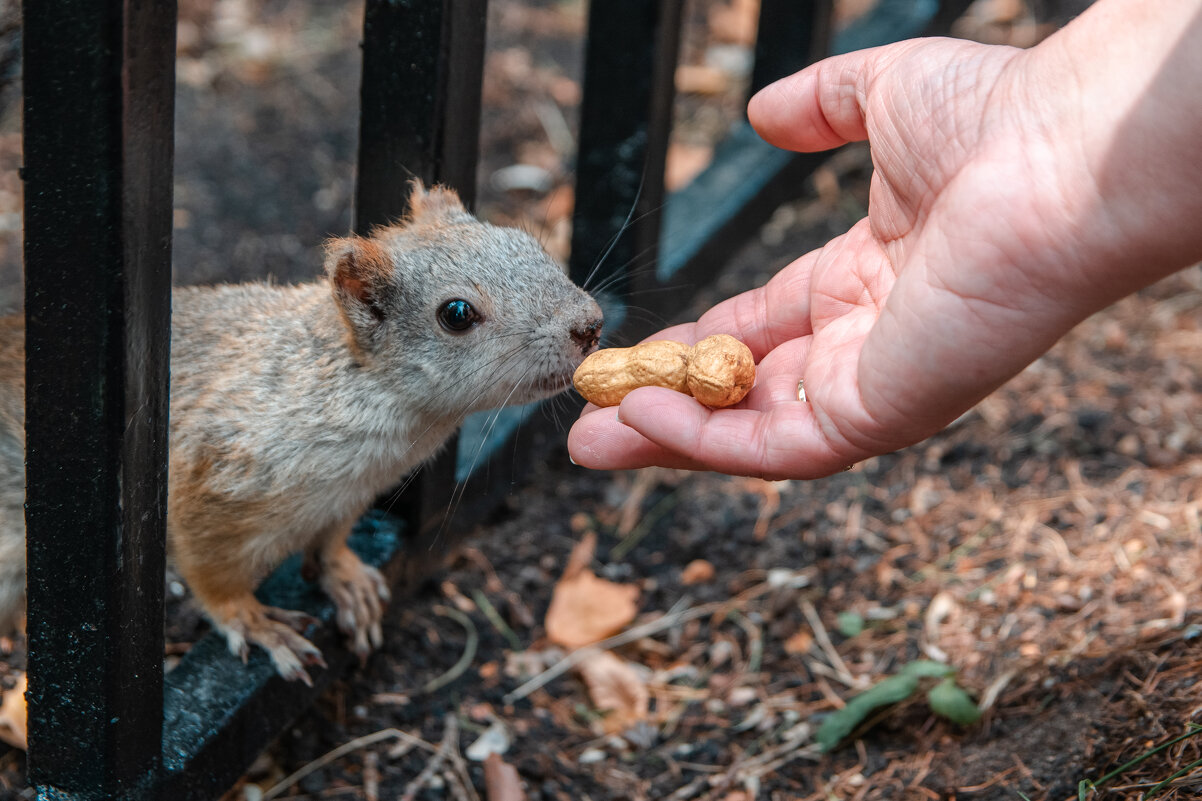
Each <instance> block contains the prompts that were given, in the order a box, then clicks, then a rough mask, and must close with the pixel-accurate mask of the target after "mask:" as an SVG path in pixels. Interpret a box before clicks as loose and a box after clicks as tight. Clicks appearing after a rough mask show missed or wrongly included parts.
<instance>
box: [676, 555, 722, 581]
mask: <svg viewBox="0 0 1202 801" xmlns="http://www.w3.org/2000/svg"><path fill="white" fill-rule="evenodd" d="M714 572H715V571H714V566H713V565H712V564H710V563H709V562H707V561H706V560H704V559H694V560H693V561H692V562H689V563H688V564H687V565H685V566H684V570H682V571H681V573H680V581H681V583H682V584H704V583H705V582H707V581H709V580H710V579H712V578H713V577H714Z"/></svg>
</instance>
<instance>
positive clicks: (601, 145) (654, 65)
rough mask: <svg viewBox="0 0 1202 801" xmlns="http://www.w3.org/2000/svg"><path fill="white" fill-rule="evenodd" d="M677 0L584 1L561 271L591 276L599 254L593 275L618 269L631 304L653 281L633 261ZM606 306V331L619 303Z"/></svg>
mask: <svg viewBox="0 0 1202 801" xmlns="http://www.w3.org/2000/svg"><path fill="white" fill-rule="evenodd" d="M682 8H683V4H682V2H681V0H660V2H654V3H652V2H645V1H644V0H607V1H606V2H603V3H600V2H594V3H592V4H590V7H589V23H588V42H587V44H586V48H585V63H584V100H583V103H582V107H581V112H580V151H579V155H578V156H577V163H576V187H577V189H576V208H575V212H574V214H573V220H572V255H571V264H570V270H571V276H572V279H573V280H574V281H576V282H577V283H581V284H586V285H587V284H589V283H596V282H597V281H598V280H602V278H601V276H594V275H593V272H594V266H595V265H596V264H597V263H598V260H599V259H601V258H603V257H604V258H605V264H604V265H603V266H602V268H601V270H600V272H601V273H602V275H603V276H605V277H608V276H612V275H615V274H617V275H623V274H624V275H625V277H626V279H627V280H626V281H625V287H624V290H625V292H627V293H629V294H630V295H631V297H632V300H633V302H635V303H641V301H640V300H639V299H638V297H639V295H640V294H641V291H642V290H644V289H646V288H648V287H650V286H651V285H652V284H653V278H652V276H651V275H650V274H649V273H647V272H645V271H641V270H640V268H641V267H645V266H647V265H651V264H654V263H655V260H656V256H657V250H658V243H659V226H660V210H661V206H662V204H663V197H664V184H663V175H664V160H665V158H666V155H667V150H668V136H669V133H670V131H671V123H672V101H673V99H674V97H675V85H674V78H675V69H676V61H677V56H678V52H679V46H680V21H681V13H682ZM627 218H629V219H630V220H631V222H630V224H629V225H628V226H627V225H624V223H625V221H626V220H627ZM607 254H608V255H607ZM606 305H607V306H608V308H606V317H607V318H608V319H607V330H608V331H609V332H611V333H612V331H613V325H612V323H613V322H614V321H613V319H612V318H613V317H614V314H613V312H615V311H617V312H618V313H619V314H620V308H615V306H613V305H611V304H606Z"/></svg>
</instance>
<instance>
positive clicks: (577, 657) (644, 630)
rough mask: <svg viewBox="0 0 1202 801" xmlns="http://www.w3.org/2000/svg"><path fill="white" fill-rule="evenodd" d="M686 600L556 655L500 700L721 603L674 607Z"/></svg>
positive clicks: (506, 700) (512, 697) (519, 694)
mask: <svg viewBox="0 0 1202 801" xmlns="http://www.w3.org/2000/svg"><path fill="white" fill-rule="evenodd" d="M686 602H687V601H686V600H685V599H682V600H681V602H680V603H677V604H676V606H673V607H672V609H670V610H668V612H667V613H666V614H664V615H663V617H659V618H656V619H655V620H651V621H648V622H647V623H643V624H642V625H639V626H635V627H634V628H632V629H627V630H626V631H624V632H622V633H621V634H615V635H614V636H612V637H609V638H608V639H604V640H601V642H597V643H593V644H592V645H585V646H583V647H581V648H577V649H576V650H575V651H572V653H570V654H568V655H567V656H565V657H564V658H563V659H560V660H559V661H558V662H556V663H555V664H554V665H552V666H551V667H549V668H547V669H546V670H544V671H543V672H542V673H539V674H538V675H537V676H535V677H534V678H532V679H530V680H529V681H527V682H526V683H525V684H523V685H521V686H520V687H518V688H517V689H515V690H514V691H513V692H510V693H508V694H506V695H505V696H504V697H503V698H502V699H501V701H502V702H503V703H506V704H512V703H513V702H514V701H517V700H520V699H522V698H525V697H526V696H527V695H529V694H530V693H532V692H534V691H535V690H537V689H538V688H540V687H542V686H544V685H546V684H548V683H549V682H551V681H552V680H554V679H556V678H558V677H559V676H562V675H563V674H564V673H566V672H567V671H569V670H571V669H572V668H574V667H575V666H576V665H578V664H580V663H581V662H583V661H584V660H585V659H588V658H589V657H590V656H592V655H593V654H595V653H598V652H601V651H609V650H612V649H614V648H617V647H618V646H621V645H625V644H626V643H628V642H634V641H635V640H638V639H641V638H643V637H647V636H650V635H652V634H657V633H659V632H661V631H663V630H665V629H670V628H672V627H673V626H677V625H680V624H681V623H687V622H688V621H690V620H696V619H697V618H699V617H705V616H706V615H708V614H710V613H711V612H714V611H715V610H717V609H720V608H721V607H722V604H719V603H710V604H703V605H701V606H696V607H693V608H692V609H683V610H679V611H678V608H679V607H680V606H681V605H682V604H684V603H686Z"/></svg>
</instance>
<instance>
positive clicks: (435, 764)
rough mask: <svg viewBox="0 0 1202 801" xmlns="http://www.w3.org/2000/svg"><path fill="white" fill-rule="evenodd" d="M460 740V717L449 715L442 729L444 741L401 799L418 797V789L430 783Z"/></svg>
mask: <svg viewBox="0 0 1202 801" xmlns="http://www.w3.org/2000/svg"><path fill="white" fill-rule="evenodd" d="M458 742H459V718H457V717H455V715H454V714H451V715H447V717H446V723H445V724H444V725H443V729H442V742H441V743H439V745H438V750H437V751H435V752H434V756H433V757H431V758H430V761H429V762H427V763H426V767H424V768H422V772H421V773H419V774H417V776H416V777H415V778H414V779H413V781H411V782H409V784H408V785H407V786H406V787H405V792H403V793H401V801H413V799H414V798H416V797H417V792H418V790H420V789H422V788H423V787H425V786H426V784H427V783H429V781H430V779H432V778H433V777H434V774H436V773H438V771H439V769H440V768H441V767H442V763H443V762H445V761H446V759H447V757H448V756H450V753H451V749H452V748H453V747H454V746H455V745H457V744H458Z"/></svg>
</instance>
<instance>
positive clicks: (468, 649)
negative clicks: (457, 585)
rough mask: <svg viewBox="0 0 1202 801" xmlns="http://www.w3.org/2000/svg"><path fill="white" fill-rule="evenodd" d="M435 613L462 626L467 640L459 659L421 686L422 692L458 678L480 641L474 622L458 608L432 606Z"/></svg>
mask: <svg viewBox="0 0 1202 801" xmlns="http://www.w3.org/2000/svg"><path fill="white" fill-rule="evenodd" d="M434 612H435V613H436V614H439V615H442V616H443V617H449V618H451V619H452V620H454V621H455V622H457V623H458V624H459V625H461V626H463V630H464V631H465V632H467V642H465V643H464V645H463V655H462V656H460V657H459V661H458V662H456V663H455V664H454V665H452V666H451V669H450V670H448V671H447V672H446V673H443V674H442V675H441V676H438V677H437V678H433V679H431V680H430V681H428V682H426V683H425V684H424V685H423V686H422V692H425V693H432V692H434V691H435V690H438V689H440V688H442V687H445V686H446V685H448V684H450V683H451V682H453V681H454V680H455V679H457V678H459V677H460V676H462V675H463V674H464V672H465V671H466V670H467V668H468V665H470V664H471V663H472V660H473V659H475V658H476V646H477V644H478V643H479V642H480V635H479V634H478V633H477V632H476V624H475V623H473V622H472V619H471V618H470V617H468V616H467V615H465V614H463V613H462V612H460V611H459V610H458V609H452V608H451V607H449V606H436V607H434Z"/></svg>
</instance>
